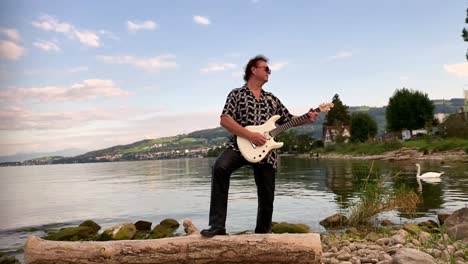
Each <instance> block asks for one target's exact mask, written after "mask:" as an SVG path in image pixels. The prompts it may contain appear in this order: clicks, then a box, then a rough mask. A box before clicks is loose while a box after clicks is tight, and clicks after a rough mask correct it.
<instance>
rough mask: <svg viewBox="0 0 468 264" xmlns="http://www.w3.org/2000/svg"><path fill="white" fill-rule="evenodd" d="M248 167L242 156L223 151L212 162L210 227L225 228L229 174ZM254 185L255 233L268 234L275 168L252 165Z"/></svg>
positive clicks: (269, 165)
mask: <svg viewBox="0 0 468 264" xmlns="http://www.w3.org/2000/svg"><path fill="white" fill-rule="evenodd" d="M246 164H249V162H248V161H247V160H245V159H244V157H242V154H241V153H240V152H238V151H235V150H233V149H231V148H227V149H226V150H225V151H223V153H221V155H220V156H219V157H218V159H217V160H216V162H215V164H214V166H213V174H212V179H211V203H210V222H209V225H210V226H215V227H225V224H226V214H227V203H228V193H229V183H230V179H231V174H232V173H233V172H234V171H235V170H237V169H239V168H240V167H242V166H244V165H246ZM252 166H253V171H254V176H255V184H256V185H257V197H258V209H257V226H256V227H255V233H270V232H271V220H272V216H273V200H274V196H275V169H274V168H273V166H272V165H271V164H258V163H254V164H252Z"/></svg>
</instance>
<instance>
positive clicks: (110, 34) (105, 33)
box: [99, 29, 119, 40]
mask: <svg viewBox="0 0 468 264" xmlns="http://www.w3.org/2000/svg"><path fill="white" fill-rule="evenodd" d="M99 34H101V35H103V36H105V37H108V38H110V39H113V40H119V37H117V36H116V35H115V34H114V32H112V31H108V30H104V29H101V30H99Z"/></svg>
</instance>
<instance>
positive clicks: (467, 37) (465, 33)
mask: <svg viewBox="0 0 468 264" xmlns="http://www.w3.org/2000/svg"><path fill="white" fill-rule="evenodd" d="M465 24H468V9H467V10H466V18H465ZM462 37H463V40H464V41H467V42H468V31H466V28H463V30H462ZM466 59H467V60H468V52H466Z"/></svg>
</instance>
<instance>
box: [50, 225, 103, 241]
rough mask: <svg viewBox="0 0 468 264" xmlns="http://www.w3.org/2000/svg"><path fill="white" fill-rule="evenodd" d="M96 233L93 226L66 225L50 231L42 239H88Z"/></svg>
mask: <svg viewBox="0 0 468 264" xmlns="http://www.w3.org/2000/svg"><path fill="white" fill-rule="evenodd" d="M96 234H97V231H94V229H93V228H91V227H89V226H78V227H66V228H62V229H60V230H59V231H50V232H49V233H48V234H47V235H46V236H44V237H43V238H44V239H47V240H55V241H78V240H89V239H91V238H92V237H94V236H95V235H96Z"/></svg>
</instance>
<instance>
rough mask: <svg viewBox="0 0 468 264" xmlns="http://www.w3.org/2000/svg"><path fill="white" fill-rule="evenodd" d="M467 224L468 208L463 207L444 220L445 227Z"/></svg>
mask: <svg viewBox="0 0 468 264" xmlns="http://www.w3.org/2000/svg"><path fill="white" fill-rule="evenodd" d="M467 222H468V207H464V208H462V209H459V210H457V211H455V212H453V214H451V215H450V216H449V217H448V218H447V219H446V220H445V225H446V226H447V227H453V226H456V225H459V224H462V223H467Z"/></svg>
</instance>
